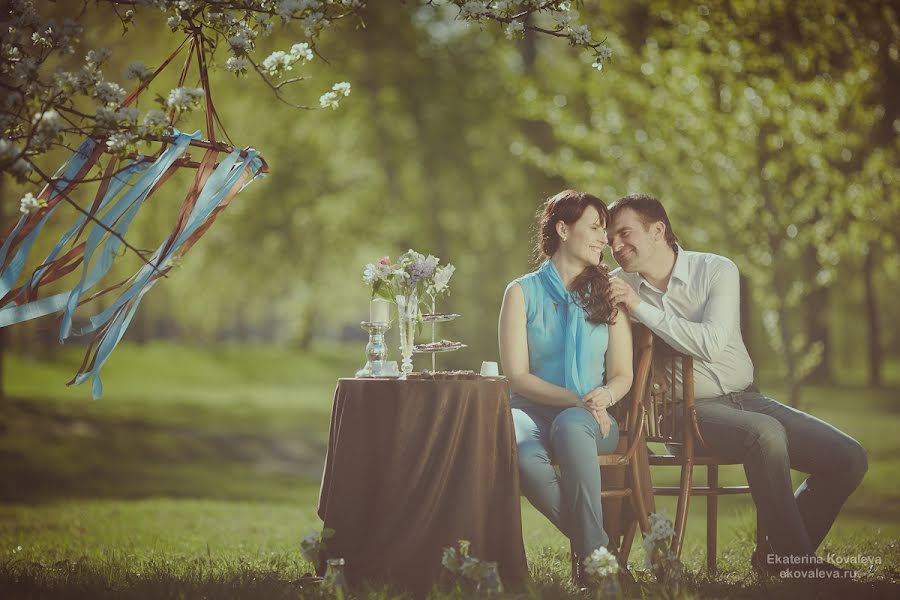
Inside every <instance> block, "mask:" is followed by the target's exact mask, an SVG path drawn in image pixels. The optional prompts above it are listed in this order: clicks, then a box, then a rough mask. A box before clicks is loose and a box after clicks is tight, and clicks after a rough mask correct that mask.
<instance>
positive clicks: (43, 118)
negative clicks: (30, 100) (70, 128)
mask: <svg viewBox="0 0 900 600" xmlns="http://www.w3.org/2000/svg"><path fill="white" fill-rule="evenodd" d="M31 124H32V125H34V126H35V129H36V130H37V131H40V132H44V133H47V134H50V135H56V134H57V133H59V131H60V130H61V129H62V128H63V127H65V126H66V124H65V122H64V121H63V119H62V117H60V116H59V113H58V112H56V111H55V110H47V111H44V112H39V113H35V115H34V116H33V117H32V118H31Z"/></svg>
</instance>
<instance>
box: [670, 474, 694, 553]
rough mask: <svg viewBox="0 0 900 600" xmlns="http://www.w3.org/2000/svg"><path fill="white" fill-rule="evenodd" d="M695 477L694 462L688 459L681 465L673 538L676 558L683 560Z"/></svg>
mask: <svg viewBox="0 0 900 600" xmlns="http://www.w3.org/2000/svg"><path fill="white" fill-rule="evenodd" d="M693 475H694V461H693V459H692V458H690V457H689V458H686V459H685V461H684V464H683V465H681V481H680V484H679V485H680V491H679V493H678V504H677V505H676V508H675V536H674V537H673V538H672V550H674V551H675V556H677V557H678V558H681V548H682V546H683V545H684V534H685V531H684V530H685V526H686V524H687V515H688V507H689V506H690V503H691V485H692V483H691V481H692V477H693Z"/></svg>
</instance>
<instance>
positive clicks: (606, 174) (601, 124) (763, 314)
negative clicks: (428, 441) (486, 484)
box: [0, 0, 900, 401]
mask: <svg viewBox="0 0 900 600" xmlns="http://www.w3.org/2000/svg"><path fill="white" fill-rule="evenodd" d="M578 8H579V9H580V11H581V13H582V19H583V21H584V22H587V23H591V24H592V26H593V28H594V30H595V32H598V33H599V34H601V35H606V36H607V40H606V43H607V44H608V45H609V46H610V47H612V48H613V51H614V54H613V58H612V59H611V61H610V62H609V64H608V65H607V66H605V67H604V69H603V71H602V72H597V71H596V70H593V69H591V68H590V67H589V66H588V63H586V62H585V61H584V57H583V56H582V55H581V51H578V50H575V49H572V48H570V47H568V46H566V45H565V44H564V43H560V42H558V41H556V40H553V39H544V38H546V36H540V37H537V36H535V35H533V34H531V33H528V32H526V35H525V38H524V39H523V40H519V41H516V42H508V41H507V40H505V39H502V38H503V31H502V28H500V27H497V26H488V25H484V26H479V25H477V24H466V23H464V22H461V21H459V20H456V19H455V15H456V9H447V8H442V7H441V6H433V5H430V4H427V3H426V4H422V3H418V2H412V1H409V2H398V3H385V2H370V3H369V6H368V7H367V8H366V9H364V10H363V13H362V15H363V20H362V21H363V23H364V28H358V27H356V26H353V25H349V24H348V25H345V26H339V35H332V36H329V37H328V38H327V39H323V40H322V41H321V43H320V44H319V51H320V52H321V55H322V57H323V58H324V60H320V59H318V58H317V59H316V60H315V61H313V62H312V63H311V64H310V65H309V66H308V67H307V68H306V70H305V74H306V75H308V76H309V77H310V78H311V79H310V81H308V82H305V83H304V84H301V85H299V86H295V87H294V88H292V89H291V90H290V92H289V95H290V97H291V99H292V101H295V102H298V103H302V104H306V105H310V106H312V105H315V104H316V100H317V98H318V94H319V93H320V92H321V90H322V89H327V88H326V85H327V86H330V84H331V82H333V81H348V82H350V83H351V84H352V85H353V91H352V94H351V95H350V97H348V98H347V99H345V101H344V102H343V104H342V106H341V108H340V109H339V110H336V111H332V110H314V111H313V110H310V111H304V110H297V109H294V108H291V107H289V106H287V105H286V104H284V103H281V102H279V101H278V100H277V99H276V98H275V97H274V96H273V95H272V93H271V91H270V90H269V89H268V88H266V86H264V85H262V83H261V82H259V81H258V80H256V79H255V78H253V77H244V78H236V77H235V76H234V75H233V74H231V73H227V72H224V71H222V70H219V71H217V72H215V74H214V75H213V80H212V89H213V91H214V94H215V96H214V99H215V102H216V107H217V109H218V113H219V115H220V117H221V119H222V121H223V123H224V124H225V126H226V127H227V129H228V132H229V133H230V134H231V138H232V139H233V140H234V141H235V143H236V144H238V145H240V146H245V145H252V146H254V147H255V148H257V149H259V150H260V151H261V152H262V154H263V155H264V156H265V157H266V159H267V161H268V163H269V165H270V167H271V174H270V175H269V176H268V177H266V178H264V179H261V180H260V181H258V182H255V183H254V184H253V185H252V186H250V187H249V188H248V189H247V190H246V191H244V192H243V193H242V194H241V195H240V196H239V197H238V198H237V199H236V200H235V202H234V203H232V205H231V207H230V208H229V209H228V211H226V212H225V213H224V214H223V216H222V217H221V218H220V219H219V220H218V222H217V223H216V225H215V227H213V228H212V229H211V230H210V232H209V233H208V234H207V236H206V237H204V239H203V240H201V242H200V243H199V244H198V245H197V247H196V248H195V249H194V250H193V252H192V254H191V255H189V258H188V259H187V260H186V261H185V263H184V264H183V265H182V266H181V267H180V268H179V269H177V270H175V271H173V273H172V274H171V275H170V276H169V277H168V280H167V281H164V282H162V283H161V284H160V285H158V286H156V288H155V289H154V290H153V292H152V293H151V294H148V296H147V298H146V299H145V301H144V302H143V304H142V305H141V307H140V310H139V311H138V313H137V316H136V317H135V322H134V324H133V325H132V327H131V329H130V330H129V332H128V335H127V338H126V339H127V340H130V341H132V342H135V343H143V342H146V341H148V340H152V339H167V340H170V341H176V342H179V343H183V344H189V345H200V346H208V345H213V344H218V343H221V342H230V341H242V342H243V341H253V342H264V343H268V344H273V345H281V346H284V347H286V348H287V347H290V348H292V349H298V348H299V349H303V348H308V347H309V346H310V345H311V344H313V343H314V342H316V341H317V340H325V339H328V340H334V339H341V340H358V341H359V342H360V343H359V348H358V352H359V357H360V358H362V356H363V342H362V340H363V334H362V332H361V331H360V330H359V328H358V322H359V321H360V320H362V319H363V318H365V316H366V315H367V310H368V307H367V301H368V293H369V292H368V289H367V288H366V287H365V286H364V284H363V283H362V279H361V276H362V269H363V266H364V265H365V263H367V262H371V261H373V260H376V259H378V258H380V257H381V256H383V255H386V254H387V255H390V256H391V257H392V258H395V257H396V256H397V254H399V253H401V252H403V251H405V250H406V249H407V248H414V249H416V250H418V251H420V252H423V253H431V254H435V255H436V256H439V257H440V258H441V260H442V262H445V263H446V262H451V263H453V264H455V265H456V267H457V272H456V275H455V276H454V278H453V280H452V281H451V289H452V294H451V295H450V297H449V298H447V299H446V300H444V301H443V303H442V305H441V306H439V309H440V310H442V311H447V312H451V311H452V312H458V313H461V314H462V315H463V318H461V319H459V320H457V321H454V322H453V323H449V324H445V325H443V326H441V328H440V329H439V331H438V336H439V337H443V338H448V339H454V340H460V341H463V342H465V343H467V344H468V345H469V348H468V349H466V350H464V351H461V352H459V353H455V354H452V355H442V356H441V358H440V361H439V365H440V366H441V367H454V368H477V367H478V365H479V364H480V361H481V360H496V359H497V356H498V352H497V342H496V321H497V315H498V313H499V306H500V300H501V297H502V294H503V290H504V288H505V286H506V284H507V283H508V282H509V281H510V280H511V279H513V278H514V277H516V276H518V275H520V274H522V273H524V272H526V271H527V270H529V269H530V268H531V263H530V254H531V252H530V250H531V242H532V233H533V232H532V222H533V219H534V214H535V211H536V210H537V208H538V206H539V205H540V203H541V202H542V200H543V199H545V198H546V197H548V196H549V195H551V194H553V193H555V192H557V191H559V190H560V189H563V188H565V187H575V188H578V189H582V190H585V191H589V192H591V193H594V194H596V195H598V196H600V197H601V198H603V199H604V200H606V201H607V202H611V201H613V200H615V199H616V198H618V197H620V196H622V195H624V194H627V193H632V192H646V193H650V194H654V195H656V196H657V197H659V198H660V199H661V200H662V201H663V202H664V204H666V206H667V207H668V208H669V211H670V214H671V217H672V221H673V223H674V227H675V230H676V233H677V234H678V235H679V237H680V238H681V241H682V243H683V245H684V246H685V247H686V248H689V249H702V250H708V251H712V252H717V253H721V254H725V255H727V256H729V257H731V258H732V259H734V260H735V261H736V262H737V264H738V266H739V267H740V269H741V272H742V274H743V276H744V292H745V293H744V296H745V301H744V305H743V312H744V315H745V319H744V327H745V330H746V338H747V340H748V344H749V345H750V347H751V352H752V354H753V356H754V359H755V361H756V362H757V365H758V368H759V369H761V370H762V371H763V373H764V376H765V377H767V378H769V379H774V378H778V379H781V380H783V381H786V382H787V383H788V384H789V387H791V389H792V390H793V393H792V399H793V400H794V401H796V400H797V399H798V397H799V387H798V386H799V384H800V383H801V382H804V381H813V380H814V381H816V382H820V383H822V382H833V381H840V382H846V381H854V382H856V383H863V382H868V383H871V384H873V385H882V384H884V383H885V382H887V381H890V380H893V381H894V382H896V381H897V379H898V376H897V375H896V373H898V372H900V367H898V364H897V363H898V359H900V331H898V330H897V328H896V327H891V326H890V325H891V324H893V323H896V322H898V320H900V309H898V307H897V304H896V303H894V302H892V299H893V298H894V297H895V296H896V295H897V293H898V291H900V259H898V253H897V251H896V249H897V247H898V243H900V226H898V223H900V218H898V217H900V191H898V186H897V185H896V183H897V178H898V174H897V173H898V171H897V166H898V164H900V160H898V156H900V155H898V152H900V89H898V87H900V42H898V40H900V14H898V10H897V8H896V5H895V4H894V3H891V2H874V1H867V2H840V1H837V0H821V1H819V0H816V1H811V0H801V1H798V2H793V1H789V0H770V1H767V2H757V1H750V0H729V1H724V0H723V1H717V0H711V1H707V2H704V3H696V2H689V1H677V0H670V1H661V0H633V1H630V2H627V3H620V4H618V5H610V4H608V3H599V2H590V1H588V2H584V3H583V4H582V5H580V6H579V7H578ZM82 20H83V22H84V24H85V25H86V28H85V40H84V41H85V43H86V45H87V46H88V47H90V46H105V47H109V48H111V49H112V50H113V51H114V53H113V57H114V61H117V62H114V63H113V64H111V65H110V68H114V69H119V71H120V72H124V70H125V67H126V65H127V64H128V63H130V62H132V61H136V60H143V61H144V62H145V63H147V64H149V65H155V64H158V63H159V62H160V61H161V60H162V59H163V58H164V57H165V56H166V55H168V53H169V52H170V51H171V50H172V49H173V48H174V47H175V46H176V45H177V44H178V43H180V41H181V37H182V36H181V34H172V33H171V31H170V30H169V29H168V28H167V27H166V25H165V22H164V19H160V18H156V17H154V15H153V14H152V13H148V14H146V15H142V16H141V18H139V19H138V20H137V21H136V22H135V24H134V27H133V30H132V31H130V32H129V33H128V34H127V36H123V35H122V26H121V24H120V23H119V22H118V21H117V20H116V19H115V18H113V17H111V15H109V14H104V13H102V11H87V12H86V13H85V14H84V16H83V17H82ZM340 27H343V29H340ZM296 41H300V39H299V37H298V36H297V35H296V34H294V33H291V32H290V31H289V30H285V31H282V32H277V33H276V34H275V35H273V36H272V38H269V39H266V40H264V41H262V42H261V44H263V45H271V47H272V48H273V49H274V48H277V47H283V46H285V45H290V44H291V43H294V42H296ZM263 49H265V48H263ZM263 54H264V53H263ZM225 58H226V56H225V55H222V56H216V57H214V58H213V60H214V61H215V60H221V61H224V60H225ZM326 60H327V63H326ZM174 77H175V74H174V73H172V74H171V79H172V81H168V82H166V81H163V83H162V84H161V86H160V89H169V87H172V86H171V85H170V86H169V87H165V85H164V84H165V83H170V84H171V83H173V82H174ZM120 81H121V82H122V83H123V84H124V83H125V81H124V77H122V78H121V79H120ZM151 100H152V94H151V95H148V97H147V98H146V99H145V101H147V102H150V101H151ZM195 117H196V122H195V123H192V124H193V125H195V126H196V127H197V128H199V127H201V122H202V117H201V116H200V115H199V114H198V115H196V116H195ZM193 128H194V127H189V126H187V125H186V124H181V129H182V130H193ZM56 158H57V159H58V162H61V161H62V160H63V156H61V155H60V156H57V157H56ZM51 170H52V167H51ZM186 182H187V179H183V180H182V179H178V178H177V177H176V178H173V180H171V181H170V182H169V183H168V184H167V186H165V187H164V188H162V189H160V190H159V191H158V192H157V193H156V195H155V196H154V198H153V201H152V202H151V203H150V205H149V206H148V207H147V208H146V209H145V210H144V211H142V213H143V214H141V215H140V216H139V219H140V221H139V222H136V225H135V228H134V230H133V235H132V236H131V238H130V241H131V243H132V244H135V245H137V246H138V247H148V248H149V247H155V246H156V245H157V244H159V243H160V241H161V239H162V237H163V236H165V235H166V233H167V232H168V231H169V230H170V229H171V227H172V222H173V221H174V219H175V217H176V215H177V209H178V207H179V205H180V202H181V199H182V195H183V193H184V186H185V185H186ZM2 185H3V186H4V187H3V195H4V198H9V199H11V200H10V201H4V202H3V203H2V204H0V210H2V211H5V216H4V218H3V219H2V221H3V222H5V223H7V224H8V223H9V222H10V221H11V220H12V219H13V218H14V217H15V215H14V214H13V212H14V211H15V206H16V203H15V202H13V201H12V200H16V199H18V198H20V197H21V195H22V194H23V193H25V192H27V191H33V192H36V191H37V190H29V189H26V188H23V187H20V186H17V185H16V184H14V183H12V182H11V181H9V180H7V181H4V183H3V184H2ZM63 214H66V213H65V212H64V211H60V213H59V215H58V216H60V215H63ZM65 221H66V219H61V218H57V219H56V220H55V221H54V222H52V223H51V229H49V230H48V231H47V232H46V233H47V234H51V233H57V232H61V231H62V230H63V229H64V228H65V227H66V226H67V225H68V223H66V222H65ZM50 237H52V236H51V235H46V236H45V238H44V240H43V242H42V243H44V244H45V245H46V246H47V247H50V246H51V245H52V243H53V241H54V240H50V239H49V238H50ZM39 253H40V252H37V253H36V254H39ZM136 260H137V259H136V258H134V257H132V256H125V257H123V258H122V260H121V261H120V262H121V264H120V265H119V266H118V267H117V268H119V269H120V271H119V273H118V275H119V278H121V277H122V276H124V274H125V273H127V272H128V269H131V271H133V270H134V268H135V265H136V262H135V261H136ZM609 260H610V264H611V265H612V261H611V259H609ZM613 266H614V265H613ZM5 333H6V339H7V348H8V349H9V350H10V351H12V352H14V353H17V354H23V355H32V356H37V357H45V356H48V355H51V354H52V353H53V352H54V351H55V348H57V347H58V344H57V343H56V341H55V339H56V327H55V321H54V320H53V319H52V318H45V319H42V320H39V321H37V322H34V323H26V324H23V325H19V326H16V327H14V328H10V329H9V331H7V332H5ZM396 336H397V333H396V331H392V332H390V333H389V343H390V345H391V347H392V351H393V356H392V358H396V355H397V354H398V352H397V351H396V347H397V346H398V345H399V342H398V341H397V337H396ZM419 361H422V362H419ZM891 361H893V365H894V368H893V369H891V368H890V366H891V364H892V362H891ZM416 366H417V368H424V367H425V366H426V365H425V362H424V360H423V359H417V363H416ZM107 368H108V369H115V368H116V367H115V358H113V361H112V363H111V364H110V365H109V366H108V367H107ZM892 374H894V376H893V379H892V378H891V375H892ZM59 383H60V385H62V384H63V383H64V382H63V381H60V382H59ZM109 392H110V393H114V392H115V390H114V389H110V390H109ZM84 393H85V394H87V393H88V392H87V390H85V392H84ZM785 400H786V399H785Z"/></svg>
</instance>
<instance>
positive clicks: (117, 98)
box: [93, 81, 127, 104]
mask: <svg viewBox="0 0 900 600" xmlns="http://www.w3.org/2000/svg"><path fill="white" fill-rule="evenodd" d="M126 95H127V94H126V92H125V90H123V89H122V86H120V85H119V84H117V83H113V82H112V81H101V82H100V83H98V84H97V87H95V88H94V94H93V96H94V98H96V99H97V100H99V101H100V102H102V103H103V104H118V103H119V102H121V101H122V100H124V99H125V96H126Z"/></svg>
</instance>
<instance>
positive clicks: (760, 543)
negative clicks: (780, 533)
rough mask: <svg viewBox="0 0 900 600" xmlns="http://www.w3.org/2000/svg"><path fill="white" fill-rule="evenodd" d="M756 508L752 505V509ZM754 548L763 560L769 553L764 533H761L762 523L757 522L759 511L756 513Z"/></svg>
mask: <svg viewBox="0 0 900 600" xmlns="http://www.w3.org/2000/svg"><path fill="white" fill-rule="evenodd" d="M755 508H756V506H755V505H754V509H755ZM756 547H757V548H758V549H759V550H760V551H761V552H763V558H765V554H768V553H769V544H768V540H767V539H766V532H765V531H763V527H762V521H760V520H759V511H758V510H757V511H756Z"/></svg>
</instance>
